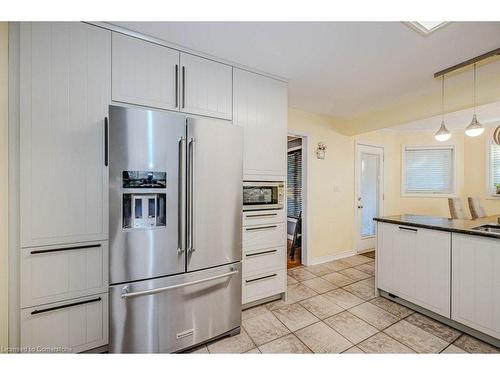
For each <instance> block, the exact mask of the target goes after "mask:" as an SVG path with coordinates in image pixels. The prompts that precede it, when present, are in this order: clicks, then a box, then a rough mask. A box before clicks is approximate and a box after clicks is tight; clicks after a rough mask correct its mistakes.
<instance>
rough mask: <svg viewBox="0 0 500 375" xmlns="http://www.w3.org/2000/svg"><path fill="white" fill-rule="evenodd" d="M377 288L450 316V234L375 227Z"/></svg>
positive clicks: (427, 230) (389, 226)
mask: <svg viewBox="0 0 500 375" xmlns="http://www.w3.org/2000/svg"><path fill="white" fill-rule="evenodd" d="M376 261H377V287H378V288H380V289H382V290H385V291H386V292H389V293H392V294H394V295H396V296H398V297H400V298H403V299H405V300H407V301H409V302H413V303H415V304H417V305H419V306H422V307H424V308H426V309H428V310H430V311H433V312H435V313H438V314H440V315H442V316H445V317H448V318H449V317H450V298H451V296H450V288H451V285H450V277H451V275H450V271H451V270H450V262H451V234H450V233H449V232H444V231H437V230H429V229H423V228H416V227H412V226H407V225H397V224H389V223H380V222H379V223H378V225H377V260H376Z"/></svg>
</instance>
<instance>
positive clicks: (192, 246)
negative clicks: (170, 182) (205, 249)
mask: <svg viewBox="0 0 500 375" xmlns="http://www.w3.org/2000/svg"><path fill="white" fill-rule="evenodd" d="M195 143H196V142H195V139H194V138H193V137H191V138H189V187H188V189H189V199H188V202H189V220H188V223H189V228H188V231H189V236H188V237H189V245H188V246H189V247H188V251H189V252H193V251H195V250H196V245H195V241H194V238H195V235H194V231H195V230H196V227H195V224H194V215H195V210H194V205H195V200H194V186H195V181H194V176H195V170H194V164H195V163H194V156H195V150H194V148H195Z"/></svg>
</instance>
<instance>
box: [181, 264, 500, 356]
mask: <svg viewBox="0 0 500 375" xmlns="http://www.w3.org/2000/svg"><path fill="white" fill-rule="evenodd" d="M374 272H375V267H374V259H373V258H371V257H367V256H363V255H355V256H353V257H349V258H344V259H342V260H338V261H333V262H329V263H324V264H321V265H315V266H311V267H300V268H294V269H291V270H289V271H288V300H287V302H283V301H275V302H270V303H267V304H265V305H260V306H257V307H253V308H251V309H248V310H245V311H243V313H242V328H241V333H240V334H239V335H236V336H233V337H227V338H223V339H220V340H218V341H216V342H212V343H210V344H208V345H202V346H200V347H198V348H195V349H193V350H191V351H190V352H191V353H348V354H349V353H446V354H448V353H450V354H451V353H500V350H499V349H497V348H495V347H493V346H491V345H489V344H487V343H485V342H482V341H480V340H478V339H475V338H473V337H471V336H469V335H466V334H464V333H462V332H460V331H458V330H456V329H454V328H451V327H449V326H447V325H445V324H442V323H439V322H437V321H435V320H433V319H430V318H428V317H426V316H424V315H421V314H419V313H417V312H414V311H412V310H410V309H408V308H406V307H404V306H401V305H399V304H397V303H394V302H392V301H389V300H387V299H385V298H382V297H375V293H374V282H375V281H374V277H373V275H374Z"/></svg>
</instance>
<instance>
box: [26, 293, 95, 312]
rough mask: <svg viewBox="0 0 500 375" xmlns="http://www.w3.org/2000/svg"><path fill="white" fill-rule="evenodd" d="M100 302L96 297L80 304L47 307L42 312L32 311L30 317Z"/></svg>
mask: <svg viewBox="0 0 500 375" xmlns="http://www.w3.org/2000/svg"><path fill="white" fill-rule="evenodd" d="M100 300H101V297H97V298H94V299H89V300H87V301H80V302H74V303H68V304H67V305H61V306H55V307H49V308H47V309H42V310H33V311H32V312H31V315H36V314H41V313H44V312H49V311H54V310H59V309H65V308H68V307H73V306H78V305H85V304H87V303H92V302H99V301H100Z"/></svg>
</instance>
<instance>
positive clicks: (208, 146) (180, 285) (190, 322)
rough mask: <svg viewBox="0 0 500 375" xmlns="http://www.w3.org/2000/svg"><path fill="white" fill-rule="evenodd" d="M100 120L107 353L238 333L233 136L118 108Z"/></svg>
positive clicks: (167, 347)
mask: <svg viewBox="0 0 500 375" xmlns="http://www.w3.org/2000/svg"><path fill="white" fill-rule="evenodd" d="M109 116H110V121H109V129H108V143H109V211H110V217H109V219H110V220H109V225H110V228H109V232H110V238H109V241H110V257H109V270H110V273H109V277H110V288H109V291H110V293H109V295H110V309H109V314H110V316H109V318H110V319H109V321H110V327H109V328H110V330H109V351H110V352H111V353H170V352H177V351H181V350H183V349H186V348H189V347H192V346H194V345H196V344H199V343H202V342H205V341H207V340H210V339H212V338H215V337H217V336H221V335H225V334H228V333H229V334H231V333H237V332H239V327H240V323H241V249H242V243H241V242H242V216H241V212H242V177H243V176H242V174H243V166H242V163H243V162H242V150H243V138H242V136H243V133H242V129H241V128H240V127H238V126H235V125H232V124H230V123H227V122H224V121H219V120H210V119H199V118H189V117H187V116H185V115H182V114H176V113H169V112H162V111H152V110H144V109H138V108H129V107H120V106H110V108H109Z"/></svg>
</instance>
